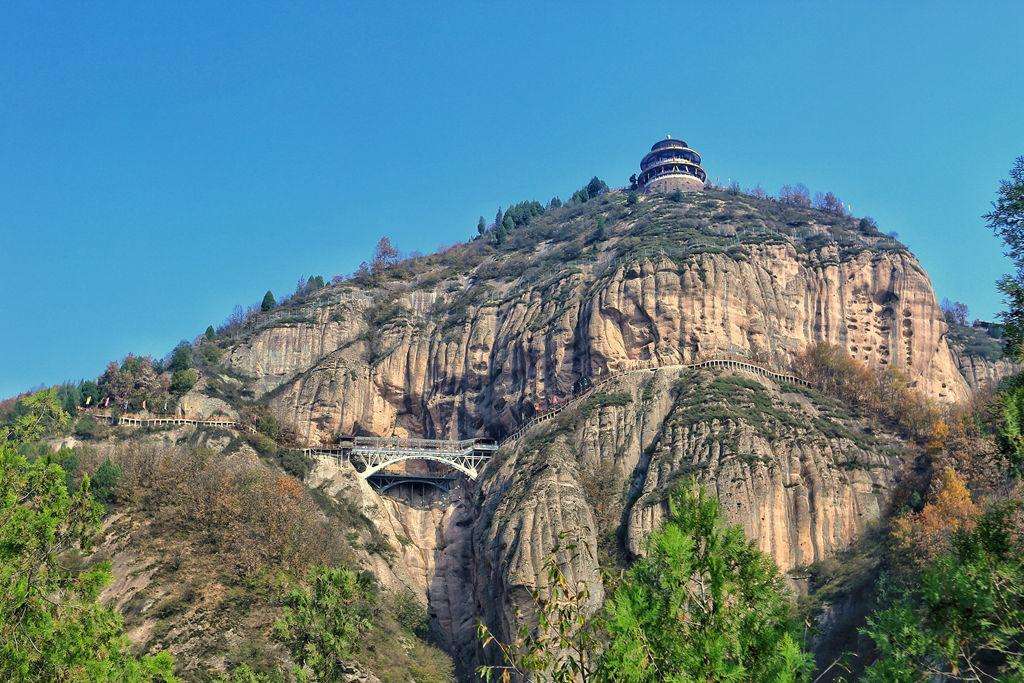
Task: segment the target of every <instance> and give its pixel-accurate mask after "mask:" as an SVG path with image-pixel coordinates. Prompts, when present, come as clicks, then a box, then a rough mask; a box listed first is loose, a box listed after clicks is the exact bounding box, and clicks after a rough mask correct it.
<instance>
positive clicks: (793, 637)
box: [601, 484, 811, 683]
mask: <svg viewBox="0 0 1024 683" xmlns="http://www.w3.org/2000/svg"><path fill="white" fill-rule="evenodd" d="M605 612H606V614H605V619H606V623H607V627H606V629H607V633H608V636H609V640H608V646H607V649H606V650H605V652H604V655H603V656H602V661H601V672H602V673H603V674H604V677H605V678H606V679H607V680H616V681H636V682H640V681H644V682H646V681H651V682H652V683H653V682H654V681H663V680H679V681H682V680H687V681H795V680H803V679H805V678H806V677H807V675H808V674H809V673H810V668H811V662H810V658H809V656H808V655H807V654H805V653H804V652H803V651H802V650H801V648H800V646H799V644H798V640H797V636H798V633H799V632H798V630H797V624H796V623H795V622H794V620H793V615H792V607H791V605H790V603H789V601H788V600H787V598H786V591H785V587H784V584H783V582H782V578H781V577H780V575H779V572H778V569H777V568H776V567H775V564H774V563H773V562H772V560H771V558H769V557H768V556H767V555H765V554H764V553H762V552H761V551H759V550H758V549H757V548H756V547H754V546H753V544H752V543H750V542H749V541H747V540H746V538H744V536H743V531H742V529H741V528H740V527H738V526H726V525H725V524H724V521H723V519H722V517H721V514H720V513H719V508H718V501H717V500H715V499H713V498H711V497H709V496H708V495H707V493H706V492H705V491H704V490H703V489H701V488H699V487H697V486H696V485H694V484H689V485H684V486H683V487H682V488H680V489H677V490H676V491H674V492H673V493H672V494H671V495H670V496H669V500H668V515H667V518H666V520H665V522H664V524H663V526H662V527H661V529H659V530H658V531H656V532H654V533H653V534H651V536H650V538H649V539H648V542H647V555H646V557H644V558H642V559H641V560H639V561H638V562H637V563H636V564H635V565H634V566H633V567H632V568H631V569H630V570H629V571H628V572H627V573H626V575H625V577H624V578H623V580H622V584H621V585H620V587H619V588H618V589H617V590H616V591H615V593H614V594H613V595H612V597H611V599H610V600H609V601H608V603H607V604H606V605H605Z"/></svg>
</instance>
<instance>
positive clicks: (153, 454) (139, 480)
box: [112, 447, 349, 576]
mask: <svg viewBox="0 0 1024 683" xmlns="http://www.w3.org/2000/svg"><path fill="white" fill-rule="evenodd" d="M112 459H113V460H114V461H115V462H116V463H117V465H119V466H120V467H121V468H122V470H123V473H122V476H121V478H120V481H119V488H118V497H119V500H122V501H124V502H126V503H127V504H129V505H133V506H136V507H137V508H140V509H142V510H144V511H146V512H148V513H150V514H151V515H152V517H153V518H154V520H155V523H156V524H158V525H161V526H165V527H166V528H171V529H175V530H180V531H185V532H189V533H190V534H192V535H193V537H194V538H199V539H201V540H202V541H203V542H205V543H208V544H209V545H210V546H212V549H213V550H214V551H215V552H217V553H219V554H221V555H222V556H223V558H224V560H225V562H226V566H228V567H231V568H233V570H234V571H235V572H236V573H238V574H239V575H242V576H252V575H255V574H257V573H259V572H260V571H262V570H264V569H269V568H274V569H287V570H295V571H297V572H300V573H301V572H302V571H304V570H305V567H306V566H308V565H309V564H313V563H320V564H331V563H336V562H339V561H343V560H345V559H347V558H346V557H344V554H345V553H346V552H347V551H348V548H349V544H348V543H347V542H346V541H344V539H340V538H335V537H334V536H335V533H336V532H334V531H333V530H332V529H331V527H330V526H329V524H328V523H327V520H326V518H325V516H324V515H323V513H322V512H321V510H320V508H319V507H318V506H317V504H316V502H315V501H314V500H313V498H312V496H311V495H310V493H309V490H308V489H307V488H306V487H304V486H303V485H302V484H300V483H299V482H298V481H297V480H295V479H294V478H292V477H290V476H288V475H286V474H282V473H280V472H277V471H274V470H272V469H271V468H269V467H267V466H266V465H264V464H263V463H262V462H259V461H257V460H246V459H244V458H241V457H237V456H236V457H231V456H225V455H223V454H220V453H215V452H213V451H210V450H207V449H202V448H198V449H167V448H159V449H158V448H148V447H126V448H123V449H119V450H118V451H117V452H116V453H115V454H114V456H113V458H112Z"/></svg>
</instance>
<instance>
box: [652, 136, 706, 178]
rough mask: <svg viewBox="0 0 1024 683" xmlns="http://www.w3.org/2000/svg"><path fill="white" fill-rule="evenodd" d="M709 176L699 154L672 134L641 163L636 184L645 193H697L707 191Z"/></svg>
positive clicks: (657, 145)
mask: <svg viewBox="0 0 1024 683" xmlns="http://www.w3.org/2000/svg"><path fill="white" fill-rule="evenodd" d="M707 178H708V174H707V173H705V172H704V169H703V168H701V167H700V154H698V153H697V152H696V150H692V149H690V148H689V147H687V146H686V142H684V141H683V140H673V139H672V136H671V135H668V136H666V137H665V139H664V140H662V141H661V142H656V143H654V146H653V147H651V151H650V153H649V154H648V155H647V156H645V157H644V158H643V160H642V161H641V162H640V176H639V177H638V178H637V184H639V186H640V187H641V188H643V190H644V191H645V192H672V191H673V190H682V191H683V192H695V191H697V190H703V189H704V183H705V181H706V180H707Z"/></svg>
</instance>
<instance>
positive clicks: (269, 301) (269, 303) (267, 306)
mask: <svg viewBox="0 0 1024 683" xmlns="http://www.w3.org/2000/svg"><path fill="white" fill-rule="evenodd" d="M274 306H277V299H275V298H274V293H273V292H271V291H270V290H269V289H268V290H267V293H266V294H264V295H263V303H261V304H260V310H261V311H263V312H266V311H269V310H271V309H272V308H273V307H274Z"/></svg>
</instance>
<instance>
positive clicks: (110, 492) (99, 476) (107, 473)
mask: <svg viewBox="0 0 1024 683" xmlns="http://www.w3.org/2000/svg"><path fill="white" fill-rule="evenodd" d="M122 473H123V469H122V467H121V466H120V465H115V464H114V463H112V462H110V458H106V459H104V460H103V462H102V463H100V466H99V467H97V468H96V471H95V472H93V475H92V479H91V483H92V489H91V490H92V494H93V497H94V498H96V500H98V501H100V502H101V503H113V502H114V500H115V498H116V496H117V482H118V481H120V479H121V474H122Z"/></svg>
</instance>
